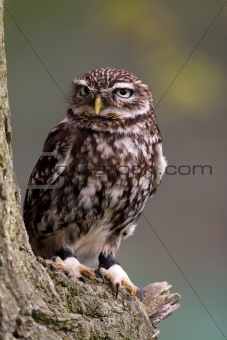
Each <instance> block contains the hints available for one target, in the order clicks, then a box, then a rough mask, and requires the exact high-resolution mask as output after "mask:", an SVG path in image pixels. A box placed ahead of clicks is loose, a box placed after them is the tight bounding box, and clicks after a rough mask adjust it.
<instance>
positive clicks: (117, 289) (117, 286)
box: [115, 283, 121, 299]
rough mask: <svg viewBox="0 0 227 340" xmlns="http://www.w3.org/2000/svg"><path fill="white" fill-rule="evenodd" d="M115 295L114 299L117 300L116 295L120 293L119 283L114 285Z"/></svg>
mask: <svg viewBox="0 0 227 340" xmlns="http://www.w3.org/2000/svg"><path fill="white" fill-rule="evenodd" d="M115 289H116V295H115V298H116V299H117V297H118V294H119V293H120V291H121V285H120V283H117V284H116V288H115Z"/></svg>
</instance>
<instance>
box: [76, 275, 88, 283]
mask: <svg viewBox="0 0 227 340" xmlns="http://www.w3.org/2000/svg"><path fill="white" fill-rule="evenodd" d="M78 280H79V281H81V282H83V283H87V280H86V279H85V278H84V277H83V276H80V277H79V278H78Z"/></svg>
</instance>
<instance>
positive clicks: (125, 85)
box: [111, 82, 135, 90]
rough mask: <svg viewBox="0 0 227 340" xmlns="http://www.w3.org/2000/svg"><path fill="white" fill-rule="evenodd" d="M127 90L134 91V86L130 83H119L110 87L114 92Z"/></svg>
mask: <svg viewBox="0 0 227 340" xmlns="http://www.w3.org/2000/svg"><path fill="white" fill-rule="evenodd" d="M119 88H120V89H129V90H134V88H135V87H134V85H133V84H131V83H123V82H121V83H116V84H114V85H113V86H112V88H111V89H112V90H115V89H119Z"/></svg>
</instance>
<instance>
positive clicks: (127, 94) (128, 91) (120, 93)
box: [114, 88, 133, 98]
mask: <svg viewBox="0 0 227 340" xmlns="http://www.w3.org/2000/svg"><path fill="white" fill-rule="evenodd" d="M114 93H116V94H117V95H118V96H119V97H121V98H129V97H131V95H132V94H133V91H132V90H131V89H124V88H120V89H116V90H114Z"/></svg>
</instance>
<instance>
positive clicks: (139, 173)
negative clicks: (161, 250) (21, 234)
mask: <svg viewBox="0 0 227 340" xmlns="http://www.w3.org/2000/svg"><path fill="white" fill-rule="evenodd" d="M161 142H162V140H161V135H160V131H159V128H158V125H157V122H156V118H155V114H154V108H153V100H152V95H151V92H150V91H149V89H148V86H147V85H145V84H143V83H142V81H141V80H139V79H138V78H137V77H136V76H134V75H132V74H131V73H129V72H126V71H123V70H117V69H113V68H100V69H96V70H94V71H91V72H88V73H86V74H85V75H83V76H82V77H78V78H75V79H74V81H73V89H72V93H71V96H70V98H69V105H68V111H67V116H66V118H65V119H64V120H63V121H62V122H60V123H59V124H58V125H57V126H56V127H55V128H54V129H53V130H52V131H51V132H50V133H49V135H48V136H47V139H46V141H45V144H44V148H43V153H42V155H41V157H40V159H39V160H38V162H37V164H36V166H35V168H34V170H33V172H32V174H31V177H30V180H29V185H28V190H27V193H26V198H25V203H24V221H25V225H26V228H27V231H28V234H29V239H30V243H31V246H32V249H33V251H34V253H35V254H36V255H39V256H42V257H44V258H51V257H53V256H60V257H61V260H63V261H61V260H58V263H59V264H61V266H62V267H63V269H64V270H65V271H66V272H67V273H71V274H70V276H73V273H74V274H75V276H76V277H79V276H80V275H81V274H84V275H87V276H89V277H92V276H93V274H94V273H93V271H92V269H90V275H88V274H85V273H84V269H83V270H82V269H81V270H79V271H78V268H79V267H78V266H79V265H78V263H79V264H80V262H88V261H93V260H96V259H99V269H100V271H102V272H103V274H104V275H106V276H107V277H109V278H110V279H111V281H112V283H113V285H114V287H115V290H117V291H118V290H119V287H120V285H121V284H122V285H124V286H125V287H126V289H128V291H130V293H131V294H136V292H137V288H136V287H135V286H134V285H133V284H132V283H131V281H130V280H129V279H128V277H127V274H126V273H125V272H124V271H123V270H122V268H121V267H120V266H119V264H118V263H117V262H116V260H115V253H116V251H117V249H118V248H119V245H120V242H121V239H122V238H125V237H127V236H129V235H131V234H132V233H133V231H134V229H135V226H136V222H137V220H138V218H139V216H140V214H141V212H142V210H143V208H144V205H145V203H146V201H147V199H148V197H149V196H150V195H151V194H153V193H154V192H155V190H156V188H157V187H158V185H159V183H160V180H161V178H162V175H163V173H164V171H165V166H166V161H165V158H164V157H163V154H162V144H161ZM69 258H70V259H69ZM73 259H74V261H73ZM82 267H83V268H84V266H82ZM82 267H80V268H82ZM86 268H87V267H86ZM88 269H89V268H88ZM122 271H123V272H124V275H123V274H122ZM116 272H117V273H118V274H119V273H120V274H119V275H118V274H117V275H116ZM78 273H79V274H78ZM111 273H112V274H111ZM108 275H109V276H108ZM116 277H117V278H118V279H116Z"/></svg>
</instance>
